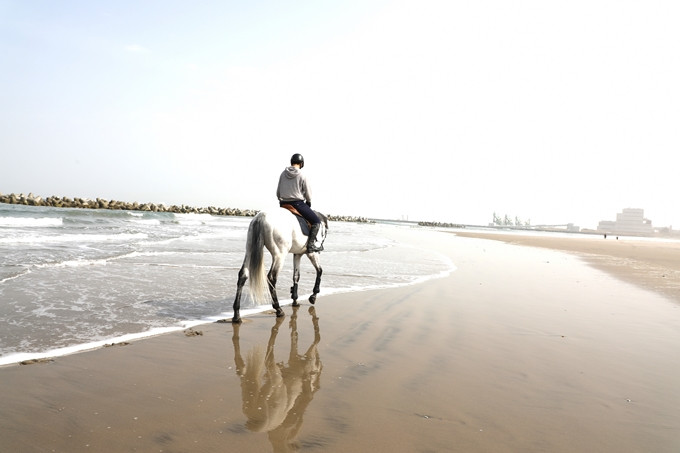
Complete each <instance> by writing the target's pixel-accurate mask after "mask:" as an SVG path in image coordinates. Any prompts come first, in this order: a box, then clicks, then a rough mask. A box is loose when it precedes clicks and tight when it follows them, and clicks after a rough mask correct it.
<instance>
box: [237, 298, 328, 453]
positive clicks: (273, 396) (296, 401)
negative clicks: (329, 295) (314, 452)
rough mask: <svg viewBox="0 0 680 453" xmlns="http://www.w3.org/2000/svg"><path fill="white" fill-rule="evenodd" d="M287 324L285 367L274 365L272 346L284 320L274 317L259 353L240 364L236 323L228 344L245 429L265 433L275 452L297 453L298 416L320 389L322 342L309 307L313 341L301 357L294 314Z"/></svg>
mask: <svg viewBox="0 0 680 453" xmlns="http://www.w3.org/2000/svg"><path fill="white" fill-rule="evenodd" d="M298 309H299V307H293V316H291V319H290V329H291V331H290V353H289V355H288V362H287V363H285V362H284V361H279V362H277V361H276V359H275V358H274V346H275V343H276V336H277V335H278V332H279V327H280V326H281V324H282V323H283V318H276V323H275V324H274V327H272V330H271V334H270V336H269V342H268V344H267V350H266V351H263V350H262V347H261V346H260V345H256V346H255V347H254V348H253V349H252V350H251V351H250V352H249V353H247V354H246V359H245V360H244V359H243V357H242V355H241V347H240V339H239V328H240V325H239V324H234V334H233V337H232V343H233V345H234V363H235V365H236V374H237V375H238V376H239V377H240V378H241V393H242V397H243V413H244V415H245V416H246V417H247V421H246V427H247V428H248V429H249V430H250V431H253V432H266V433H267V435H268V437H269V441H270V442H271V444H272V447H273V451H274V452H293V451H298V450H299V445H297V444H296V442H295V439H296V437H297V435H298V432H299V431H300V428H301V427H302V416H303V415H304V413H305V409H307V406H308V405H309V403H310V402H311V401H312V399H313V398H314V394H315V393H316V392H317V390H319V388H320V384H321V382H320V381H321V370H322V369H323V365H322V363H321V358H320V357H319V351H318V349H317V345H318V344H319V341H320V340H321V335H320V333H319V318H318V317H317V316H316V312H315V309H314V307H310V308H309V314H310V315H311V318H312V326H313V327H314V340H313V342H312V344H311V345H310V346H309V348H308V349H307V351H306V352H305V353H304V354H300V353H299V352H298V341H297V340H298V331H297V311H298Z"/></svg>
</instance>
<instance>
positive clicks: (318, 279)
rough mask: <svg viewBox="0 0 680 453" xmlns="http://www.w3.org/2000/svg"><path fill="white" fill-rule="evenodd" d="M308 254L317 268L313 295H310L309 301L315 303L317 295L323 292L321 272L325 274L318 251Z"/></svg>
mask: <svg viewBox="0 0 680 453" xmlns="http://www.w3.org/2000/svg"><path fill="white" fill-rule="evenodd" d="M307 256H308V257H309V261H311V262H312V265H313V266H314V269H316V281H315V282H314V289H313V290H312V295H311V296H309V303H310V304H312V305H314V303H315V302H316V295H317V294H319V292H321V274H323V269H322V268H321V263H320V262H319V254H318V253H313V254H311V255H307Z"/></svg>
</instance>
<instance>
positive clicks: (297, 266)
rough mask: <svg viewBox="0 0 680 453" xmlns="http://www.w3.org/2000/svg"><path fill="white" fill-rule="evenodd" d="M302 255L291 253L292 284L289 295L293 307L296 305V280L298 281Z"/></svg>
mask: <svg viewBox="0 0 680 453" xmlns="http://www.w3.org/2000/svg"><path fill="white" fill-rule="evenodd" d="M301 258H302V255H293V286H292V287H291V288H290V297H291V298H292V299H293V307H298V306H300V304H298V302H297V299H298V282H299V281H300V259H301Z"/></svg>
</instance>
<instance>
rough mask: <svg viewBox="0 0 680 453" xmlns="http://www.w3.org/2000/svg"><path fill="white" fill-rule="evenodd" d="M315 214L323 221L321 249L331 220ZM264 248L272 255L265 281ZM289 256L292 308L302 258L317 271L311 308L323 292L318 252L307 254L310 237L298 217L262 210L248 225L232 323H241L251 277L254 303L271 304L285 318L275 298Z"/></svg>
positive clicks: (284, 212)
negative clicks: (291, 257)
mask: <svg viewBox="0 0 680 453" xmlns="http://www.w3.org/2000/svg"><path fill="white" fill-rule="evenodd" d="M316 214H317V215H318V216H319V219H321V227H320V228H319V233H318V234H317V245H319V246H322V245H323V242H324V241H325V240H326V234H327V232H328V218H327V217H326V216H325V215H323V214H321V213H319V212H317V213H316ZM319 243H320V244H319ZM265 247H266V248H267V250H269V253H270V254H271V256H272V265H271V268H270V269H269V273H268V274H267V275H266V278H265V269H264V248H265ZM288 253H292V254H293V286H292V287H291V288H290V295H291V297H292V299H293V306H294V307H297V306H298V305H299V304H298V302H297V299H298V281H299V280H300V260H301V259H302V255H307V257H308V258H309V261H311V262H312V265H313V266H314V269H316V282H315V283H314V289H313V291H312V295H311V296H310V297H309V302H310V303H311V304H312V305H313V304H314V303H315V302H316V295H317V294H319V292H320V285H321V274H322V273H323V269H322V268H321V263H320V261H319V253H318V252H314V253H307V236H305V234H304V233H303V231H302V227H301V226H300V222H299V221H298V218H297V217H296V215H295V214H293V213H291V212H290V211H288V210H286V209H283V208H282V209H279V210H276V211H271V212H264V211H261V212H259V213H258V214H257V215H256V216H255V218H253V220H252V221H251V222H250V225H249V226H248V236H247V240H246V255H245V258H244V259H243V265H242V266H241V269H240V270H239V273H238V282H237V286H236V298H235V299H234V317H233V318H232V322H233V323H240V322H241V316H240V309H241V292H242V291H243V286H244V285H245V284H246V281H247V280H248V277H250V281H249V288H250V294H251V297H252V298H253V300H254V301H255V303H257V304H262V303H265V302H269V301H271V302H272V307H273V308H274V310H276V316H277V317H281V316H284V313H283V310H282V309H281V307H280V305H279V299H278V297H277V295H276V280H277V278H278V275H279V272H280V271H281V268H282V267H283V261H284V259H285V257H286V255H287V254H288Z"/></svg>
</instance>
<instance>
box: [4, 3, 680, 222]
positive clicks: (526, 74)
mask: <svg viewBox="0 0 680 453" xmlns="http://www.w3.org/2000/svg"><path fill="white" fill-rule="evenodd" d="M678 24H680V2H677V1H676V0H669V1H653V0H652V1H650V0H644V1H642V0H640V1H626V0H615V1H599V0H588V1H580V0H570V1H549V0H535V1H521V0H520V1H507V0H488V1H485V0H475V1H462V0H461V1H456V0H442V1H429V0H419V1H390V0H351V1H342V2H340V1H330V0H329V1H318V0H308V1H276V0H269V1H251V2H240V1H227V0H214V1H201V2H187V1H183V0H182V1H179V0H170V1H168V0H162V1H143V2H137V1H129V0H121V1H115V2H94V1H90V0H83V1H69V0H65V1H61V2H53V1H47V0H44V1H38V0H33V1H24V0H16V1H6V0H0V192H2V193H10V192H15V193H19V192H24V193H28V192H34V193H36V194H40V195H43V196H49V195H59V196H71V197H73V196H81V197H89V198H95V197H102V198H114V199H119V200H125V201H139V202H147V201H152V202H163V203H166V204H189V205H194V206H208V205H215V206H222V207H236V208H253V209H266V208H268V207H271V206H275V205H276V200H275V190H276V183H277V181H278V176H279V174H280V172H281V171H282V170H283V168H284V167H285V166H286V165H287V164H288V160H289V158H290V155H291V154H293V153H295V152H300V153H302V154H303V155H304V156H305V160H306V166H305V171H306V172H307V174H308V177H309V178H310V182H311V183H312V185H313V189H314V203H313V206H314V207H315V208H316V209H319V210H320V211H322V212H325V213H328V214H345V215H362V216H368V217H381V218H404V217H406V216H408V218H409V219H410V220H437V221H443V222H460V223H469V224H486V223H488V222H490V221H491V220H492V213H493V212H496V213H498V214H500V215H504V214H508V215H509V216H510V217H512V218H514V217H515V216H517V217H519V218H520V219H522V220H527V219H530V220H531V223H532V224H562V223H567V222H573V223H576V224H577V225H580V226H581V227H587V228H593V227H595V226H596V225H597V222H598V221H599V220H603V219H608V220H614V218H615V215H616V213H617V212H620V211H621V209H622V208H626V207H637V208H644V209H645V215H646V217H648V218H649V219H651V220H652V221H653V224H654V225H655V226H668V225H673V226H675V228H680V203H678V200H677V197H678V193H680V191H679V185H680V183H679V182H678V181H679V178H678V177H677V174H678V169H677V168H676V167H677V165H676V160H677V158H676V155H677V154H678V151H680V146H679V145H680V134H679V132H678V127H679V125H680V83H678V80H680V27H679V26H678Z"/></svg>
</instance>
